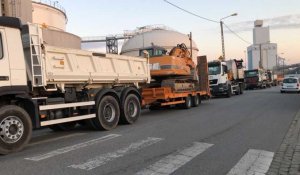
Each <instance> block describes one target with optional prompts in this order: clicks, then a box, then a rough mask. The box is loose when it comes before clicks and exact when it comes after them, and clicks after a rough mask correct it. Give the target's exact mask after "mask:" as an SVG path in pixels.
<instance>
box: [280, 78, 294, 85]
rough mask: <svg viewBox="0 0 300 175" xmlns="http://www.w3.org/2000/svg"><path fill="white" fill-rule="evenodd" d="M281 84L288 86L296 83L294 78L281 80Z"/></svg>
mask: <svg viewBox="0 0 300 175" xmlns="http://www.w3.org/2000/svg"><path fill="white" fill-rule="evenodd" d="M283 83H288V84H291V83H297V79H295V78H286V79H284V80H283Z"/></svg>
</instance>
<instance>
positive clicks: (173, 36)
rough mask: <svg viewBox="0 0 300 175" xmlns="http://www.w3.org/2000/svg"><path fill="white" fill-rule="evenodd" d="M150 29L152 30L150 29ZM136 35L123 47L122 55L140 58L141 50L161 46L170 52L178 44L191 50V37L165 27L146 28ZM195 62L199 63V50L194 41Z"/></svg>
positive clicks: (136, 32)
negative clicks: (182, 44)
mask: <svg viewBox="0 0 300 175" xmlns="http://www.w3.org/2000/svg"><path fill="white" fill-rule="evenodd" d="M149 28H150V29H149ZM134 33H135V34H130V35H133V37H131V38H130V39H128V40H127V41H125V43H124V45H123V46H122V50H121V54H123V55H128V56H139V54H140V52H139V50H141V49H143V48H148V47H151V46H153V45H154V46H159V47H163V48H164V49H166V50H167V51H168V52H169V51H171V49H172V48H173V47H175V46H177V44H181V43H184V44H185V45H186V46H187V47H188V49H190V40H189V36H188V35H186V34H182V33H179V32H176V31H173V30H170V29H166V28H164V27H154V28H151V27H147V30H146V31H145V27H144V28H143V30H139V31H135V32H134ZM192 43H193V44H192V45H193V48H192V50H193V60H194V61H195V62H197V55H198V51H199V50H198V48H197V45H196V43H195V42H194V41H193V42H192Z"/></svg>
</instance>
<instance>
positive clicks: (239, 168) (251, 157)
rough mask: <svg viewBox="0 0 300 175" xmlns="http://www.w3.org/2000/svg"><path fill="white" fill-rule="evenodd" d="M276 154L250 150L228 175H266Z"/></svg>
mask: <svg viewBox="0 0 300 175" xmlns="http://www.w3.org/2000/svg"><path fill="white" fill-rule="evenodd" d="M273 156H274V153H273V152H269V151H264V150H255V149H249V150H248V152H247V153H246V154H245V155H244V156H243V157H242V158H241V160H240V161H239V162H238V163H237V164H236V165H235V166H234V167H233V168H232V169H231V170H230V171H229V173H228V174H227V175H239V174H257V175H264V174H266V173H267V171H268V170H269V167H270V165H271V162H272V160H273Z"/></svg>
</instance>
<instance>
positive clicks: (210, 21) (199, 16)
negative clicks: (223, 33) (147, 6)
mask: <svg viewBox="0 0 300 175" xmlns="http://www.w3.org/2000/svg"><path fill="white" fill-rule="evenodd" d="M163 1H165V2H166V3H168V4H170V5H172V6H174V7H176V8H178V9H180V10H182V11H184V12H186V13H189V14H191V15H193V16H196V17H198V18H201V19H204V20H207V21H210V22H214V23H219V22H218V21H215V20H212V19H209V18H205V17H203V16H199V15H197V14H195V13H193V12H190V11H188V10H185V9H184V8H182V7H179V6H177V5H175V4H173V3H171V2H169V1H167V0H163Z"/></svg>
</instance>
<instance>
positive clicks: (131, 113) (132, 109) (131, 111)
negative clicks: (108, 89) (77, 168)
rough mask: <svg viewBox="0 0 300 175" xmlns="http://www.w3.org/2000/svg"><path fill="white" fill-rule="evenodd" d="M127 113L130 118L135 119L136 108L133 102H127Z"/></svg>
mask: <svg viewBox="0 0 300 175" xmlns="http://www.w3.org/2000/svg"><path fill="white" fill-rule="evenodd" d="M128 112H129V116H130V117H135V116H136V114H137V106H136V104H135V103H134V102H132V101H131V102H129V104H128Z"/></svg>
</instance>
